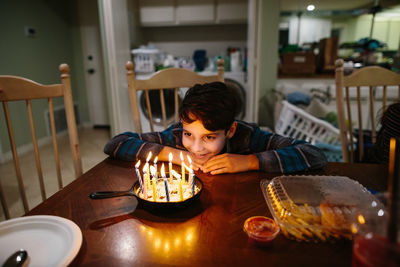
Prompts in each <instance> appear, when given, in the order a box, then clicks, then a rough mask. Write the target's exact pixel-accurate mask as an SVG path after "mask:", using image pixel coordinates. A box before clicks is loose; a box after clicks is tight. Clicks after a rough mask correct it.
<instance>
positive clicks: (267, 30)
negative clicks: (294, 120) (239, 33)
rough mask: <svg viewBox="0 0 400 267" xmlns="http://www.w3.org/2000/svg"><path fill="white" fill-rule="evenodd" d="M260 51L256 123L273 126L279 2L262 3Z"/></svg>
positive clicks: (277, 0)
mask: <svg viewBox="0 0 400 267" xmlns="http://www.w3.org/2000/svg"><path fill="white" fill-rule="evenodd" d="M261 8H262V11H261V13H262V15H261V18H260V19H261V24H262V26H261V35H260V36H259V37H258V38H260V39H261V41H260V47H261V49H260V51H259V55H258V59H257V61H258V68H259V74H258V81H257V82H258V86H259V108H258V123H259V125H261V126H268V127H270V128H271V129H273V126H274V105H275V101H276V100H275V99H276V98H275V94H274V92H273V89H274V88H275V86H276V80H277V72H278V70H277V67H276V66H277V64H278V43H279V19H280V18H279V10H280V1H279V0H273V1H262V5H261Z"/></svg>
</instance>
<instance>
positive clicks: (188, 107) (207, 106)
mask: <svg viewBox="0 0 400 267" xmlns="http://www.w3.org/2000/svg"><path fill="white" fill-rule="evenodd" d="M236 101H237V100H236V98H235V95H234V92H233V90H232V89H231V88H229V87H227V86H226V85H225V83H222V82H213V83H205V84H196V85H195V86H193V87H191V88H190V89H189V90H188V91H187V92H186V94H185V98H184V99H183V101H182V104H181V105H180V107H179V117H180V119H181V120H182V121H184V122H186V123H192V122H194V121H195V120H200V121H201V122H202V123H203V125H204V128H206V129H207V130H209V131H217V130H222V129H223V130H225V131H227V130H229V128H230V127H231V125H232V123H233V122H234V120H235V111H236V107H237V103H236Z"/></svg>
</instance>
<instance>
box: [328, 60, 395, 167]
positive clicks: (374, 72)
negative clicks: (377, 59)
mask: <svg viewBox="0 0 400 267" xmlns="http://www.w3.org/2000/svg"><path fill="white" fill-rule="evenodd" d="M343 63H344V62H343V60H342V59H338V60H337V61H336V70H335V80H336V108H337V113H338V121H339V128H340V140H341V145H342V156H343V161H345V162H354V161H355V158H354V155H355V143H354V140H356V137H357V138H358V152H359V154H358V160H359V161H361V160H362V159H363V157H364V154H365V149H364V145H365V142H366V140H365V138H364V137H365V134H366V132H367V131H370V132H371V142H372V144H375V143H376V138H377V131H378V130H379V128H377V127H378V119H379V115H381V113H383V112H384V111H385V110H386V108H387V107H388V105H390V104H391V103H393V102H399V101H400V74H397V73H395V72H392V71H390V70H387V69H384V68H382V67H378V66H368V67H364V68H361V69H358V70H355V71H354V72H353V73H352V74H350V75H347V76H345V75H344V68H343ZM363 89H367V90H366V92H365V90H364V91H363ZM343 91H344V92H343ZM389 92H390V94H389ZM394 96H395V97H394ZM354 98H355V101H354ZM379 102H381V104H379ZM353 106H354V109H355V110H353ZM353 111H354V112H357V114H356V115H355V116H353ZM363 115H365V119H366V122H364V121H363V120H364V116H363ZM354 120H357V121H354ZM354 127H356V128H357V131H358V135H357V136H354V132H355V128H354Z"/></svg>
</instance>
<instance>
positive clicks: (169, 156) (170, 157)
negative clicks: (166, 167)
mask: <svg viewBox="0 0 400 267" xmlns="http://www.w3.org/2000/svg"><path fill="white" fill-rule="evenodd" d="M168 158H169V161H170V162H171V161H172V153H171V152H169V155H168Z"/></svg>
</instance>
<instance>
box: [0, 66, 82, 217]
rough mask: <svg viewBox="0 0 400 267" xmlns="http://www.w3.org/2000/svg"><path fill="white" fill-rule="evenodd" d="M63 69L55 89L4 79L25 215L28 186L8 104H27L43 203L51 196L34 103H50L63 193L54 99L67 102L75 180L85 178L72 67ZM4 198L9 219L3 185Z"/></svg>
mask: <svg viewBox="0 0 400 267" xmlns="http://www.w3.org/2000/svg"><path fill="white" fill-rule="evenodd" d="M59 69H60V71H61V81H62V83H60V84H53V85H42V84H39V83H36V82H34V81H32V80H29V79H25V78H23V77H17V76H9V75H0V101H1V102H2V104H3V108H4V115H5V119H6V124H7V128H8V134H9V138H10V146H11V150H12V154H13V158H14V166H15V171H16V175H17V182H18V188H19V192H20V195H21V200H22V204H23V207H24V211H25V212H28V211H29V205H28V201H27V197H26V192H25V187H24V182H23V179H22V175H21V168H20V160H19V157H18V153H17V147H16V141H15V135H14V132H13V127H12V122H11V116H10V110H9V107H8V102H12V101H20V100H24V101H25V102H26V107H27V113H28V118H29V123H30V131H31V135H32V143H33V148H34V152H35V160H36V168H37V173H38V176H39V184H40V191H41V196H42V200H43V201H44V200H45V199H46V198H47V196H46V190H45V185H44V181H43V172H42V166H41V162H40V157H39V148H38V141H37V137H36V129H35V125H34V117H33V112H32V102H34V101H35V100H36V101H37V99H47V101H48V106H49V117H50V124H51V135H52V140H53V149H54V154H55V156H54V158H55V165H56V172H57V178H58V187H59V189H61V188H62V187H63V184H62V177H61V167H60V158H59V152H58V145H57V138H56V127H55V118H54V110H53V98H58V97H62V98H63V99H64V106H65V113H66V120H67V126H68V135H69V142H70V148H71V153H72V158H73V165H74V170H75V177H78V176H80V175H81V174H82V161H81V154H80V151H79V142H78V132H77V126H76V121H75V114H74V107H73V100H72V93H71V83H70V75H69V66H68V65H67V64H61V65H60V67H59ZM0 197H1V198H0V200H1V203H2V206H3V210H4V215H5V218H6V219H9V218H10V213H9V209H8V207H7V203H6V200H5V197H4V194H3V188H2V187H1V184H0Z"/></svg>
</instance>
